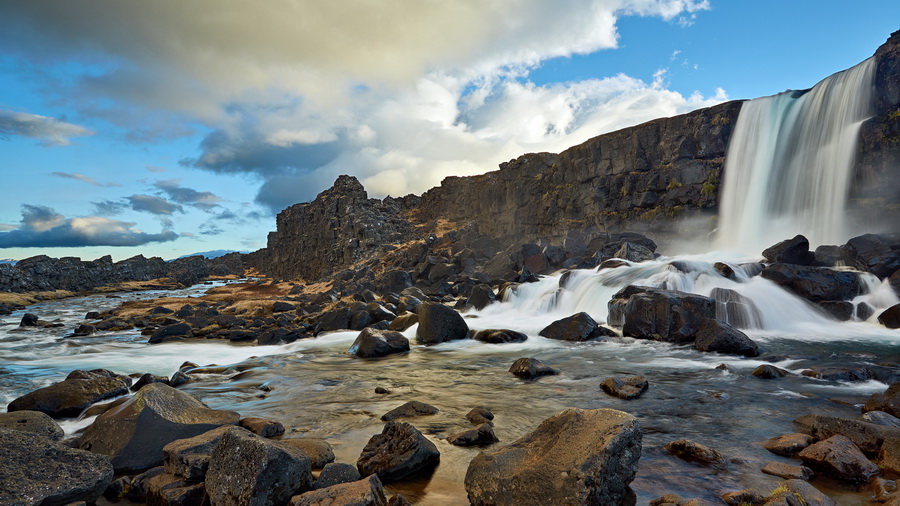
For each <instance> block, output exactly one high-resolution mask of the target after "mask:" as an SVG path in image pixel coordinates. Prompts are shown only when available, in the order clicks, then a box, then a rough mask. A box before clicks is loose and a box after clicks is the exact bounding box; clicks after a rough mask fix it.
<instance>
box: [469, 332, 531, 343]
mask: <svg viewBox="0 0 900 506" xmlns="http://www.w3.org/2000/svg"><path fill="white" fill-rule="evenodd" d="M473 339H475V340H476V341H481V342H483V343H491V344H504V343H524V342H525V341H527V340H528V336H527V335H525V334H523V333H521V332H516V331H515V330H509V329H484V330H479V331H478V332H476V333H475V335H474V336H473Z"/></svg>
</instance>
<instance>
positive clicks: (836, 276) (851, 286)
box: [762, 264, 860, 302]
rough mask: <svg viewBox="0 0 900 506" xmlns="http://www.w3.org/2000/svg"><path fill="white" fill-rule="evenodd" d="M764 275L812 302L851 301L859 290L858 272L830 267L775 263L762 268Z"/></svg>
mask: <svg viewBox="0 0 900 506" xmlns="http://www.w3.org/2000/svg"><path fill="white" fill-rule="evenodd" d="M762 277H764V278H766V279H768V280H770V281H772V282H774V283H776V284H778V285H780V286H781V287H783V288H786V289H788V290H790V291H791V292H794V293H795V294H797V295H799V296H800V297H803V298H804V299H807V300H811V301H813V302H819V301H823V300H850V299H852V298H853V297H856V296H857V295H859V291H860V284H859V275H858V274H856V273H854V272H847V271H836V270H834V269H829V268H828V267H808V266H801V265H792V264H772V265H770V266H768V267H766V268H765V269H763V271H762Z"/></svg>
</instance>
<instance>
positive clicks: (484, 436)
mask: <svg viewBox="0 0 900 506" xmlns="http://www.w3.org/2000/svg"><path fill="white" fill-rule="evenodd" d="M498 441H500V440H499V439H497V436H496V435H495V434H494V426H493V425H492V424H490V423H482V424H480V425H478V426H476V427H473V428H471V429H466V430H464V431H462V432H458V433H456V434H453V435H452V436H450V437H448V438H447V442H448V443H450V444H452V445H455V446H485V445H489V444H493V443H496V442H498Z"/></svg>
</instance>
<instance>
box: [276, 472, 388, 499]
mask: <svg viewBox="0 0 900 506" xmlns="http://www.w3.org/2000/svg"><path fill="white" fill-rule="evenodd" d="M289 504H290V506H337V505H344V506H387V504H388V502H387V498H386V497H385V495H384V487H383V485H382V484H381V480H379V479H378V475H376V474H373V475H372V476H369V477H368V478H364V479H362V480H358V481H353V482H350V483H340V484H336V485H332V486H330V487H326V488H321V489H317V490H312V491H309V492H306V493H304V494H303V495H298V496H294V497H292V498H291V502H290V503H289Z"/></svg>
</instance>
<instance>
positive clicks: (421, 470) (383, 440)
mask: <svg viewBox="0 0 900 506" xmlns="http://www.w3.org/2000/svg"><path fill="white" fill-rule="evenodd" d="M440 460H441V453H440V452H439V451H438V449H437V447H436V446H434V443H432V442H431V441H429V440H428V439H427V438H426V437H425V436H423V435H422V433H421V432H419V431H418V430H416V428H415V427H413V426H412V425H410V424H408V423H406V422H388V423H386V424H385V425H384V430H383V431H382V432H381V434H376V435H374V436H372V438H371V439H369V442H368V443H366V446H365V448H363V450H362V453H361V454H360V456H359V459H358V460H357V461H356V467H357V469H359V472H360V474H362V475H363V476H368V475H370V474H377V475H378V477H379V478H381V481H383V482H385V483H387V482H390V481H398V480H402V479H404V478H407V477H410V476H414V475H418V474H429V473H431V472H432V471H433V470H434V468H435V467H437V465H438V463H439V462H440Z"/></svg>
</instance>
